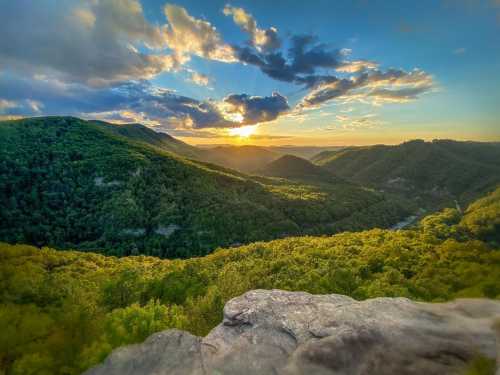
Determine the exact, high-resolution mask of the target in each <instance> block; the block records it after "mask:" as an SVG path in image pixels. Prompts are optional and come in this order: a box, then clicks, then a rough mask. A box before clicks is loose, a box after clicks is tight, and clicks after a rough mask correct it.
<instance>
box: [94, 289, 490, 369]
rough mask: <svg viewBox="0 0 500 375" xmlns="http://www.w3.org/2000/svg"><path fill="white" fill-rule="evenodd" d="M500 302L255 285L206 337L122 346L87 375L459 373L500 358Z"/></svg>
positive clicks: (171, 335)
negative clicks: (499, 341) (499, 342)
mask: <svg viewBox="0 0 500 375" xmlns="http://www.w3.org/2000/svg"><path fill="white" fill-rule="evenodd" d="M498 317H500V301H491V300H484V299H461V300H456V301H453V302H448V303H432V304H431V303H419V302H412V301H410V300H408V299H406V298H375V299H370V300H366V301H356V300H353V299H352V298H349V297H346V296H341V295H336V294H332V295H311V294H308V293H303V292H285V291H280V290H272V291H267V290H254V291H250V292H247V293H245V294H244V295H242V296H240V297H237V298H233V299H232V300H230V301H229V302H228V303H227V304H226V306H225V308H224V320H223V322H222V323H221V324H219V325H218V326H217V327H215V328H214V329H213V330H212V331H211V332H210V333H209V334H208V335H207V336H206V337H204V338H199V337H196V336H193V335H191V334H189V333H187V332H183V331H179V330H168V331H164V332H161V333H157V334H154V335H152V336H151V337H150V338H148V339H147V340H146V341H145V342H144V343H142V344H138V345H131V346H128V347H124V348H119V349H117V350H115V351H114V352H113V353H112V354H111V355H110V356H109V357H108V358H107V359H106V360H105V362H104V363H103V364H101V365H99V366H97V367H95V368H93V369H91V370H89V371H87V372H86V373H85V374H86V375H104V374H106V375H139V374H140V375H163V374H193V375H198V374H210V375H212V374H286V375H292V374H339V375H340V374H346V375H347V374H349V375H350V374H359V375H361V374H366V375H368V374H370V375H371V374H382V375H383V374H398V375H399V374H415V375H417V374H418V375H420V374H426V375H434V374H436V375H438V374H439V375H443V374H458V373H461V372H462V371H463V369H464V368H465V366H466V365H467V363H468V362H470V361H471V360H472V359H473V358H474V357H476V356H477V355H482V356H486V357H489V358H496V355H497V353H496V338H495V332H494V330H493V328H492V325H493V322H494V321H495V319H497V318H498Z"/></svg>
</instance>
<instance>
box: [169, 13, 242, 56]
mask: <svg viewBox="0 0 500 375" xmlns="http://www.w3.org/2000/svg"><path fill="white" fill-rule="evenodd" d="M165 15H166V17H167V20H168V26H167V29H166V40H167V44H168V47H169V48H170V49H172V50H173V51H174V54H175V56H176V59H177V60H178V61H180V62H185V61H187V60H189V56H190V55H197V56H200V57H203V58H206V59H210V60H216V61H222V62H235V61H236V58H235V56H234V51H233V48H232V47H231V46H229V45H228V44H225V43H224V42H223V41H222V39H221V36H220V35H219V33H218V32H217V30H216V29H215V27H214V26H212V25H211V24H210V23H209V22H207V21H204V20H200V19H196V18H194V17H192V16H190V15H189V14H188V12H187V11H186V9H184V8H182V7H179V6H176V5H171V4H168V5H166V6H165Z"/></svg>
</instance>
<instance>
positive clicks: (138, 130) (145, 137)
mask: <svg viewBox="0 0 500 375" xmlns="http://www.w3.org/2000/svg"><path fill="white" fill-rule="evenodd" d="M93 123H94V124H95V125H96V126H102V127H103V129H106V130H109V131H110V132H112V133H113V134H117V135H121V136H124V137H127V138H129V139H130V140H132V141H137V142H143V143H147V144H148V145H150V146H155V147H158V148H160V149H162V150H165V151H169V152H172V153H174V154H178V155H182V156H185V157H188V158H192V159H201V158H203V156H202V155H203V151H202V150H200V149H198V148H196V147H194V146H191V145H188V144H187V143H184V142H182V141H180V140H178V139H176V138H174V137H172V136H170V135H168V134H166V133H162V132H157V131H154V130H152V129H150V128H148V127H147V126H144V125H141V124H123V125H116V124H110V123H106V122H103V121H94V122H93Z"/></svg>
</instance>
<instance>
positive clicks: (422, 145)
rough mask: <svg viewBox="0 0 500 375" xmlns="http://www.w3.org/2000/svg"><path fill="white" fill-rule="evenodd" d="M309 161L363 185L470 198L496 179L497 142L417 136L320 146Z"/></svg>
mask: <svg viewBox="0 0 500 375" xmlns="http://www.w3.org/2000/svg"><path fill="white" fill-rule="evenodd" d="M312 160H313V162H314V163H316V164H317V165H320V166H322V167H324V168H327V169H328V170H330V171H331V172H333V173H335V174H336V175H338V176H340V177H343V178H346V179H348V180H350V181H353V182H357V183H360V184H363V185H367V186H372V187H376V188H379V189H384V190H388V191H399V192H406V193H407V194H408V195H415V193H417V194H428V195H430V196H436V197H439V198H442V199H445V200H448V201H451V202H452V201H453V200H458V201H459V202H462V203H463V202H468V201H470V200H471V199H473V198H475V197H477V196H478V195H480V194H481V193H484V192H485V191H487V190H488V189H490V188H492V187H495V185H496V184H498V183H499V182H500V143H481V142H457V141H450V140H435V141H432V142H424V141H421V140H415V141H410V142H406V143H403V144H400V145H397V146H385V145H376V146H369V147H354V148H346V149H343V150H340V151H331V152H323V153H320V154H319V155H316V156H315V157H313V159H312Z"/></svg>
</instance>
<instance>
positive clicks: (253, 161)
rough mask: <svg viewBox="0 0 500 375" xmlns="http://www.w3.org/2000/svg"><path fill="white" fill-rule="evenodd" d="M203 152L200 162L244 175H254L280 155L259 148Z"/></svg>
mask: <svg viewBox="0 0 500 375" xmlns="http://www.w3.org/2000/svg"><path fill="white" fill-rule="evenodd" d="M203 151H204V154H203V156H202V157H201V159H202V160H204V161H208V162H211V163H215V164H219V165H222V166H224V167H227V168H231V169H236V170H238V171H241V172H244V173H254V172H256V171H257V170H258V169H259V168H261V167H262V166H264V165H266V164H267V163H269V162H271V161H273V160H275V159H277V158H279V157H280V155H281V154H279V153H276V152H273V151H269V150H267V149H265V148H263V147H259V146H217V147H213V148H210V149H205V150H203Z"/></svg>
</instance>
